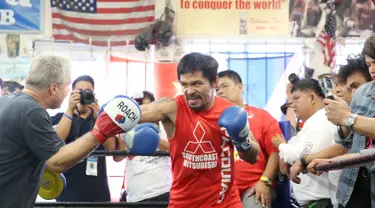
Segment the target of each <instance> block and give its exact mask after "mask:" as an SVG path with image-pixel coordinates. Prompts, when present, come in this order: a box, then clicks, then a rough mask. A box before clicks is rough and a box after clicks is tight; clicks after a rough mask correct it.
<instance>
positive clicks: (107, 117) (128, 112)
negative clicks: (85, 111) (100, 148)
mask: <svg viewBox="0 0 375 208" xmlns="http://www.w3.org/2000/svg"><path fill="white" fill-rule="evenodd" d="M102 109H103V110H101V111H100V114H99V116H98V118H97V119H96V122H95V126H94V128H93V130H92V131H91V133H92V135H94V136H95V137H96V138H97V139H98V141H99V142H100V143H101V144H103V143H104V142H106V140H107V138H109V137H113V136H115V135H117V134H121V133H124V132H127V131H129V130H131V129H132V128H134V127H135V125H137V123H138V122H139V119H140V115H141V110H140V107H139V105H138V104H137V103H136V101H135V100H133V99H132V98H129V97H127V96H116V97H115V98H114V99H112V100H111V101H109V102H108V103H107V104H105V106H103V108H102Z"/></svg>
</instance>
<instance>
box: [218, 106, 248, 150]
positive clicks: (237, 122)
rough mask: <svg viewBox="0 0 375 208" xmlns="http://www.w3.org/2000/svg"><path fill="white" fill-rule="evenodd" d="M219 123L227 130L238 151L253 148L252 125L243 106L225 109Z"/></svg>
mask: <svg viewBox="0 0 375 208" xmlns="http://www.w3.org/2000/svg"><path fill="white" fill-rule="evenodd" d="M218 123H219V126H220V127H222V128H224V129H225V130H226V132H227V134H228V135H229V136H230V138H231V139H232V142H233V144H234V146H235V147H236V149H237V151H239V152H245V151H247V150H248V149H250V148H251V146H252V144H251V139H250V134H251V132H250V126H249V123H248V121H247V112H246V111H245V110H244V109H243V108H241V107H238V106H231V107H229V108H227V109H225V110H224V112H223V113H222V114H221V115H220V117H219V120H218Z"/></svg>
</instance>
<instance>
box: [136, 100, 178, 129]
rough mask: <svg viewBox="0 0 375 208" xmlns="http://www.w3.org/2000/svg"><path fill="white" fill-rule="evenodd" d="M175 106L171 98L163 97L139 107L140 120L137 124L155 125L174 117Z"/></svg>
mask: <svg viewBox="0 0 375 208" xmlns="http://www.w3.org/2000/svg"><path fill="white" fill-rule="evenodd" d="M176 112H177V104H176V101H175V100H174V99H173V98H170V97H165V98H161V99H159V100H156V101H154V102H152V103H150V104H145V105H141V120H140V121H139V123H145V122H151V123H155V122H158V121H162V120H164V119H166V118H169V119H171V118H170V117H171V116H173V115H175V114H176Z"/></svg>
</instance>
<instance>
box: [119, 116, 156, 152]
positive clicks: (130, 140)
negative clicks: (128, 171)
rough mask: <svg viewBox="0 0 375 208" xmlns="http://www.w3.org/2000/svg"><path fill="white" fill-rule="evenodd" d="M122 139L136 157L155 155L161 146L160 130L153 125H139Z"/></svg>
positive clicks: (123, 135)
mask: <svg viewBox="0 0 375 208" xmlns="http://www.w3.org/2000/svg"><path fill="white" fill-rule="evenodd" d="M121 138H123V139H124V141H125V145H126V147H127V148H128V149H129V150H130V151H131V152H132V153H134V154H135V155H153V154H154V153H155V152H156V150H157V149H158V146H159V138H160V137H159V128H158V127H157V126H156V125H155V124H153V123H143V124H139V125H137V126H136V127H135V128H134V129H132V130H131V131H129V132H127V133H125V134H122V135H121Z"/></svg>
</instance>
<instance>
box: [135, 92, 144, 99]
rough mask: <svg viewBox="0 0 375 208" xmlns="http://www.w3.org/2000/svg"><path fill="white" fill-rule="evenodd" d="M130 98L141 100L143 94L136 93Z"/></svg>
mask: <svg viewBox="0 0 375 208" xmlns="http://www.w3.org/2000/svg"><path fill="white" fill-rule="evenodd" d="M132 98H133V99H134V100H138V99H143V92H142V91H138V92H135V93H133V95H132Z"/></svg>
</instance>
